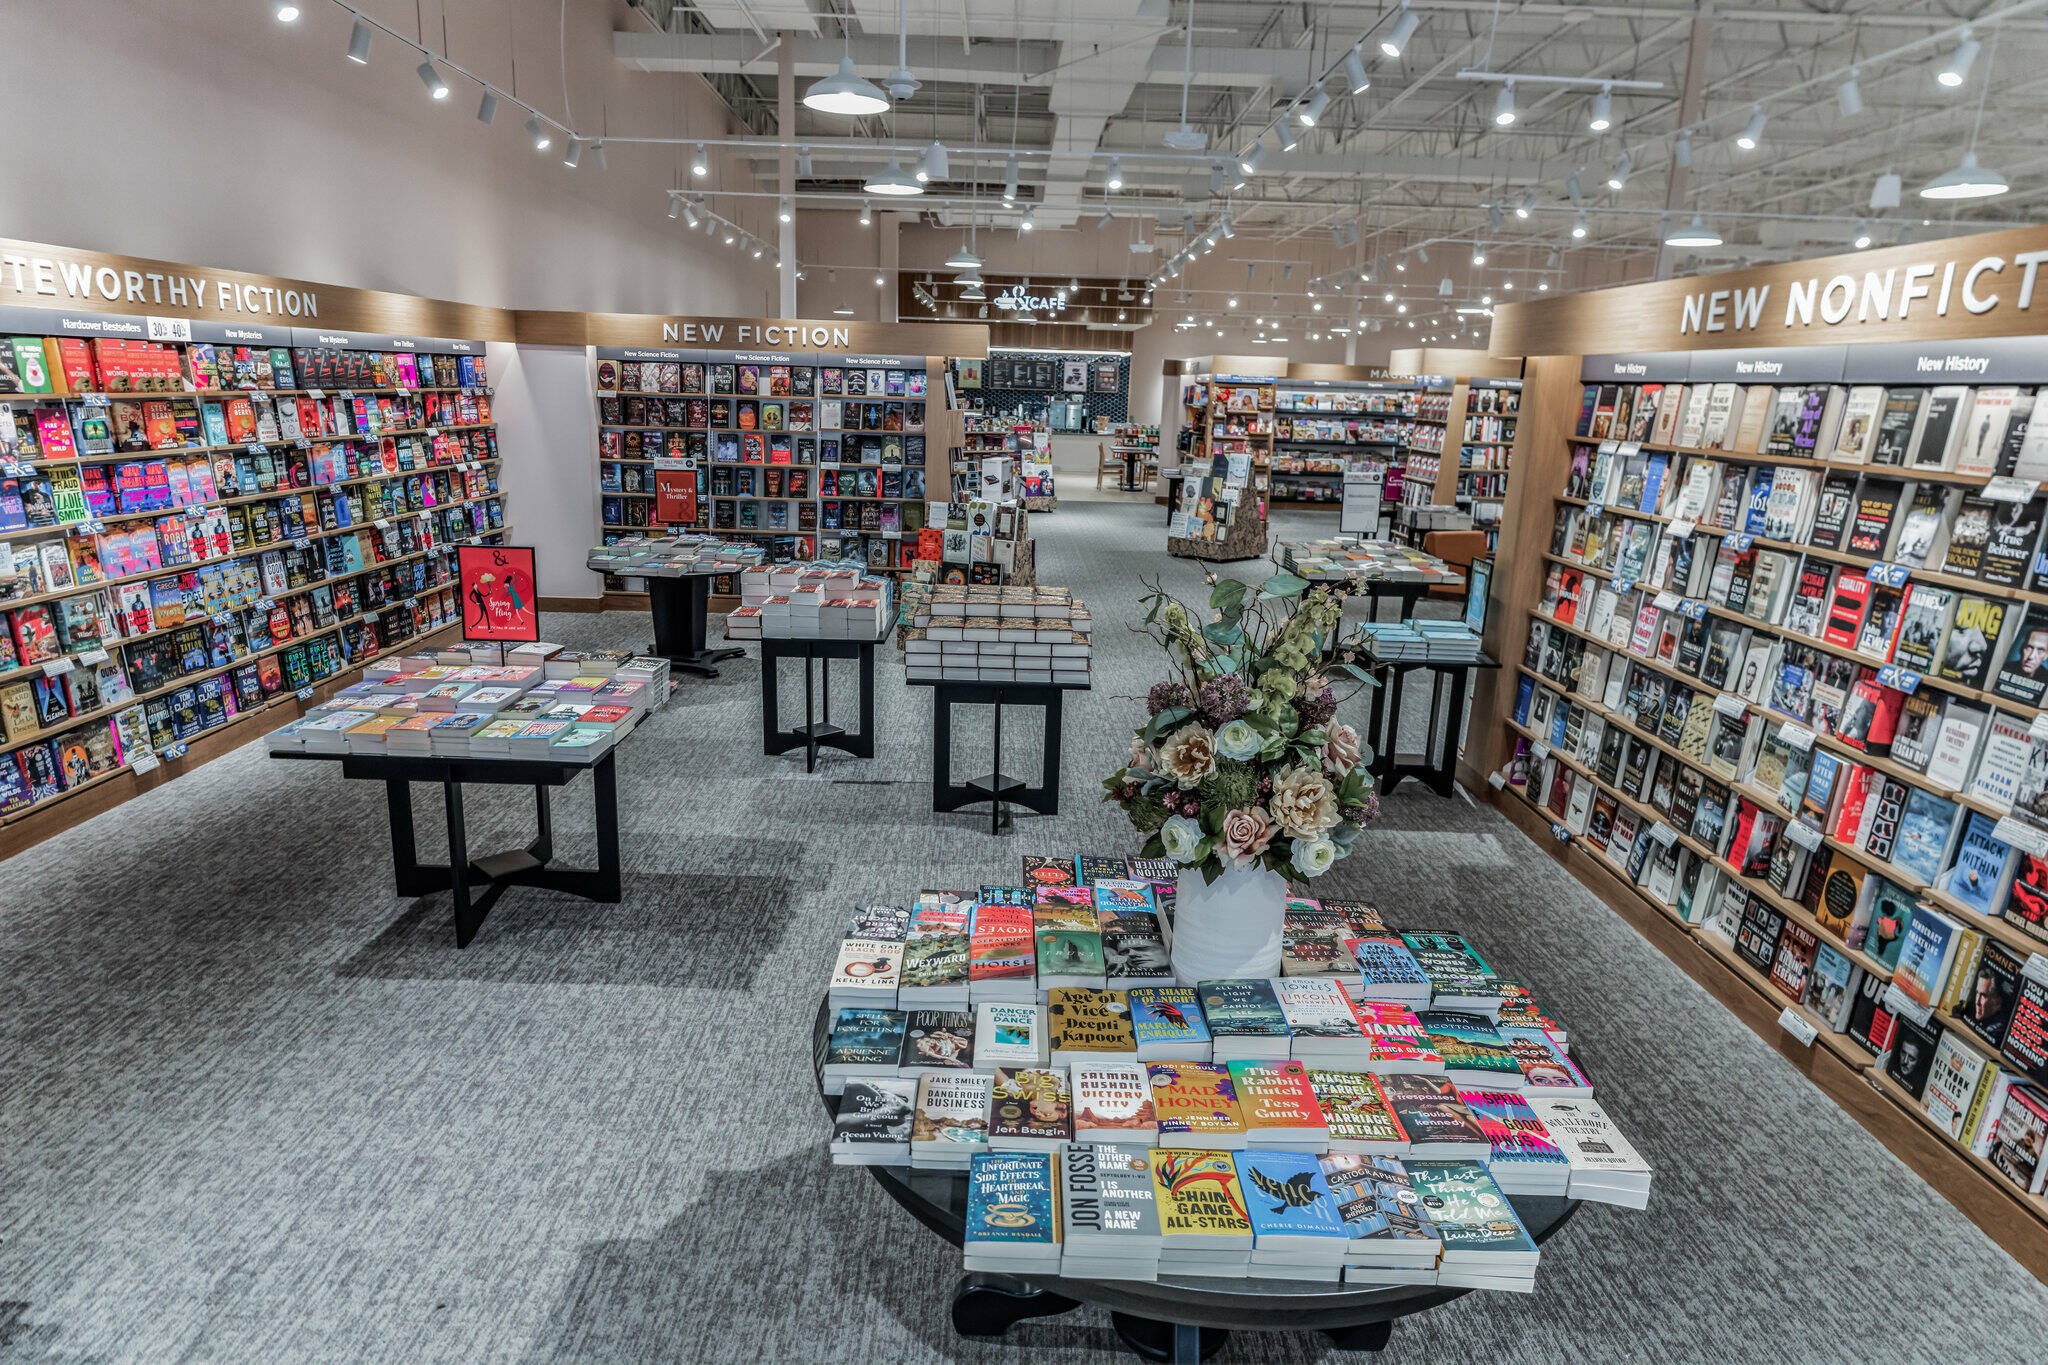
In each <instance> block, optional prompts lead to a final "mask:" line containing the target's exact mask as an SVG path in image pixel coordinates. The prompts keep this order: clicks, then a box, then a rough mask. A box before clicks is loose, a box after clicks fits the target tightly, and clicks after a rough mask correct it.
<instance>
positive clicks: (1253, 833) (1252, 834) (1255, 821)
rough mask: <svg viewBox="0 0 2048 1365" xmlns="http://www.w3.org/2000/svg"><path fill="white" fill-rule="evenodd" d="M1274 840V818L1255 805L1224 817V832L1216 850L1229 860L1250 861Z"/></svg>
mask: <svg viewBox="0 0 2048 1365" xmlns="http://www.w3.org/2000/svg"><path fill="white" fill-rule="evenodd" d="M1272 842H1273V818H1272V817H1271V816H1269V815H1267V814H1266V812H1265V811H1264V810H1262V809H1260V808H1258V807H1256V806H1254V807H1252V808H1251V809H1249V810H1234V811H1231V812H1230V813H1229V814H1228V815H1226V816H1224V817H1223V833H1222V834H1221V835H1220V836H1219V837H1218V839H1217V841H1216V851H1217V852H1218V853H1220V854H1222V855H1223V857H1224V860H1225V861H1227V862H1234V863H1237V862H1250V861H1251V860H1252V859H1253V858H1256V857H1258V856H1259V855H1260V854H1261V853H1264V852H1265V851H1266V847H1267V845H1269V844H1271V843H1272Z"/></svg>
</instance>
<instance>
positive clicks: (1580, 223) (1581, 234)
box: [1572, 210, 1586, 242]
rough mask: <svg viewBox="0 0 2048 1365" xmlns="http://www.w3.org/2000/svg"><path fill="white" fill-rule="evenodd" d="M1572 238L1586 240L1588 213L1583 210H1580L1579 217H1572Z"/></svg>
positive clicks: (1576, 240) (1577, 240)
mask: <svg viewBox="0 0 2048 1365" xmlns="http://www.w3.org/2000/svg"><path fill="white" fill-rule="evenodd" d="M1572 240H1573V241H1575V242H1583V241H1584V240H1586V215H1585V212H1584V211H1583V210H1581V211H1580V213H1579V216H1578V217H1576V218H1574V219H1572Z"/></svg>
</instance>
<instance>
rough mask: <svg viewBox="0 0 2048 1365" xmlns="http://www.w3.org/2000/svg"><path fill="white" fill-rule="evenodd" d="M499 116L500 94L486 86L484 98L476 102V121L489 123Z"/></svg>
mask: <svg viewBox="0 0 2048 1365" xmlns="http://www.w3.org/2000/svg"><path fill="white" fill-rule="evenodd" d="M497 116H498V96H497V95H496V93H494V92H493V91H492V90H491V88H490V87H489V86H485V87H484V93H483V98H482V99H480V100H478V101H477V102H476V121H477V122H478V123H489V122H490V121H491V120H492V119H494V118H496V117H497Z"/></svg>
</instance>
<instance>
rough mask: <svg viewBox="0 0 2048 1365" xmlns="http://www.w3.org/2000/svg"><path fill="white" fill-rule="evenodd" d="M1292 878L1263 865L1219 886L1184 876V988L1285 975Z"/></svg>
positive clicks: (1179, 908)
mask: <svg viewBox="0 0 2048 1365" xmlns="http://www.w3.org/2000/svg"><path fill="white" fill-rule="evenodd" d="M1286 908H1287V879H1286V878H1285V877H1282V876H1281V875H1280V874H1279V873H1277V872H1274V871H1271V870H1270V869H1268V868H1264V867H1261V866H1259V865H1258V864H1257V863H1250V864H1246V865H1245V866H1242V867H1234V868H1232V869H1231V870H1230V871H1228V872H1225V873H1224V874H1223V875H1222V876H1220V877H1218V878H1217V879H1216V880H1215V881H1213V882H1208V881H1204V880H1203V879H1202V874H1201V872H1200V871H1199V870H1197V869H1195V868H1188V869H1186V870H1185V871H1183V872H1182V873H1181V874H1180V884H1179V887H1178V889H1177V890H1176V891H1175V893H1174V901H1173V975H1174V979H1175V980H1177V981H1179V982H1180V984H1181V985H1183V986H1192V985H1194V984H1195V983H1196V982H1197V981H1219V980H1222V979H1224V978H1226V977H1237V976H1278V975H1280V922H1281V918H1282V916H1283V914H1284V913H1285V911H1286Z"/></svg>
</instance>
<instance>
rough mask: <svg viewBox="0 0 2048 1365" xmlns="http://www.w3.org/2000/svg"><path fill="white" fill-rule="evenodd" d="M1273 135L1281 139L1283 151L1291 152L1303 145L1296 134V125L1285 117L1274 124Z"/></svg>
mask: <svg viewBox="0 0 2048 1365" xmlns="http://www.w3.org/2000/svg"><path fill="white" fill-rule="evenodd" d="M1273 136H1274V137H1276V138H1278V139H1279V140H1280V150H1281V151H1283V152H1291V151H1293V150H1294V149H1295V148H1296V147H1299V146H1300V145H1301V140H1300V139H1299V138H1297V137H1295V135H1294V125H1293V124H1292V123H1290V122H1288V121H1287V120H1286V119H1285V118H1283V119H1281V120H1280V122H1278V123H1277V124H1275V125H1274V126H1273Z"/></svg>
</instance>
